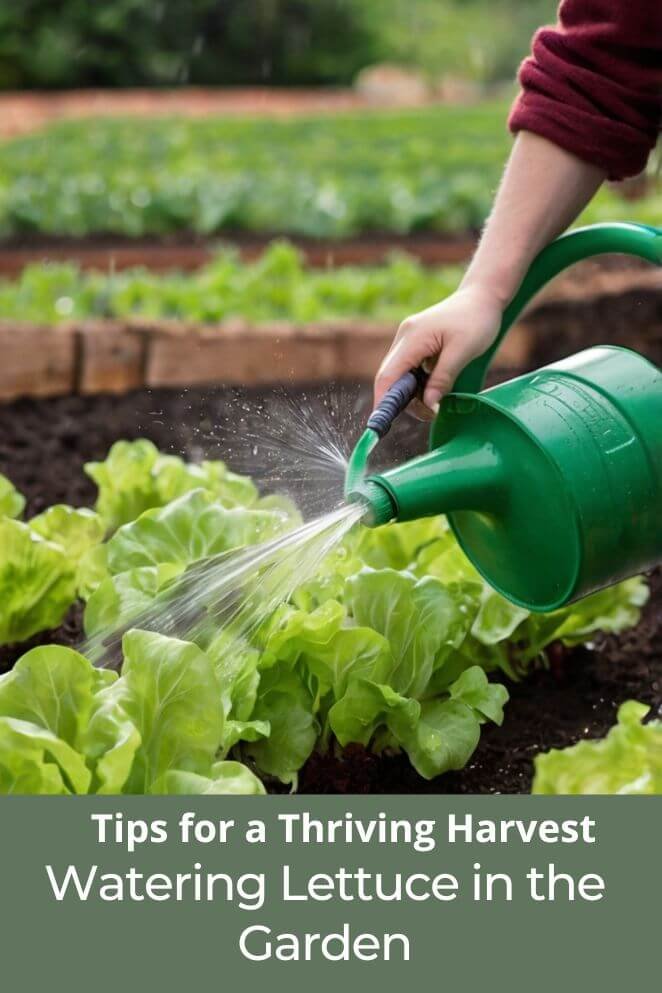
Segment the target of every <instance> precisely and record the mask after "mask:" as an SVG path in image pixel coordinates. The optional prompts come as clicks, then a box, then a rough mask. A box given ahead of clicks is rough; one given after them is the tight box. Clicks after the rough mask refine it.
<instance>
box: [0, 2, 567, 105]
mask: <svg viewBox="0 0 662 993" xmlns="http://www.w3.org/2000/svg"><path fill="white" fill-rule="evenodd" d="M555 6H556V0H527V2H526V3H524V2H522V0H101V2H99V0H59V2H57V3H55V2H54V0H0V87H1V88H5V89H7V88H20V87H25V88H40V87H41V88H49V87H53V88H54V87H74V86H173V85H178V84H182V83H192V84H203V85H204V84H209V85H213V84H220V83H225V84H250V83H252V84H256V83H258V84H259V83H265V84H269V83H273V84H275V85H316V84H346V83H349V82H351V80H352V78H353V77H354V75H355V74H356V73H357V71H358V70H359V69H362V68H363V67H364V66H366V65H370V64H372V63H374V62H378V61H394V62H403V63H406V64H410V65H414V66H418V67H419V68H421V69H423V71H425V72H426V73H427V74H428V75H430V76H432V77H434V78H438V77H439V76H441V75H444V74H449V73H450V74H456V75H458V76H464V77H469V78H471V79H476V80H479V81H481V82H484V81H490V80H492V79H504V78H508V77H509V76H511V75H512V74H513V72H514V69H515V67H516V66H517V63H518V61H519V60H520V58H521V57H522V56H523V55H524V54H525V53H526V50H527V47H528V41H529V37H530V35H531V31H532V30H533V28H534V27H535V26H536V25H537V24H539V23H542V22H543V21H549V20H553V18H554V10H555Z"/></svg>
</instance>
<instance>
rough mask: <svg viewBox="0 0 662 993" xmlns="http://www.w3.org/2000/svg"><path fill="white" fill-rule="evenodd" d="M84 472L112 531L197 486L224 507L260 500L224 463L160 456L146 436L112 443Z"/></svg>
mask: <svg viewBox="0 0 662 993" xmlns="http://www.w3.org/2000/svg"><path fill="white" fill-rule="evenodd" d="M85 472H86V473H87V475H88V476H89V477H90V478H91V479H92V480H94V482H95V483H96V485H97V487H98V490H99V494H98V497H97V503H96V509H97V512H98V513H99V514H100V515H101V517H102V518H103V520H104V523H105V525H106V528H107V529H108V531H111V532H112V531H115V530H116V529H117V528H118V527H121V525H122V524H127V523H129V522H130V521H134V520H136V518H138V517H140V515H141V514H142V513H143V512H144V511H146V510H150V509H151V508H153V507H163V506H165V505H166V504H167V503H169V502H170V501H171V500H175V499H177V498H178V497H180V496H183V495H184V494H185V493H188V492H190V491H191V490H195V489H204V490H206V491H207V492H208V493H209V494H210V495H211V496H213V497H214V498H215V499H217V500H219V501H220V502H221V503H223V505H224V506H226V507H251V506H253V505H254V504H255V503H256V502H257V499H258V492H257V488H256V486H255V484H254V483H253V482H252V480H251V479H249V478H248V477H247V476H239V475H237V474H236V473H233V472H230V470H229V469H228V468H227V467H226V465H225V463H224V462H220V461H218V462H203V463H202V464H201V465H195V464H193V463H188V462H184V461H183V460H182V459H180V458H178V457H177V456H174V455H162V454H161V452H159V450H158V448H156V446H155V445H153V444H152V442H151V441H148V440H147V439H145V438H141V439H138V440H137V441H118V442H116V443H115V444H114V445H113V447H112V448H111V449H110V452H109V453H108V456H107V458H106V460H105V461H104V462H88V464H87V465H86V466H85Z"/></svg>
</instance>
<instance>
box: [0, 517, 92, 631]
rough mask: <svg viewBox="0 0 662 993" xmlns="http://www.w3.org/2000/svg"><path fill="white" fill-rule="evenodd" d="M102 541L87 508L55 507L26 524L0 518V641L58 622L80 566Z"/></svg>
mask: <svg viewBox="0 0 662 993" xmlns="http://www.w3.org/2000/svg"><path fill="white" fill-rule="evenodd" d="M102 537H103V525H102V523H101V520H100V518H99V517H98V515H97V514H95V513H93V512H92V511H91V510H74V509H72V508H71V507H66V506H62V505H58V506H55V507H51V508H50V509H49V510H47V511H45V513H43V514H40V515H39V516H38V517H34V518H33V519H32V520H31V521H30V522H29V523H27V524H25V523H23V522H22V521H17V520H13V519H12V518H10V517H1V518H0V643H11V642H20V641H25V640H26V639H27V638H30V637H31V636H32V635H33V634H36V633H37V632H38V631H44V630H48V629H49V628H54V627H57V626H58V625H59V624H60V623H61V622H62V620H63V618H64V615H65V614H66V612H67V610H68V609H69V607H70V606H71V605H72V603H73V602H74V600H75V599H76V593H77V572H78V566H79V563H80V561H81V559H82V557H83V556H84V555H85V554H86V552H88V550H89V549H91V548H93V547H94V546H95V545H97V544H98V543H99V542H100V541H101V539H102Z"/></svg>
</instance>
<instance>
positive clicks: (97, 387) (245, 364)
mask: <svg viewBox="0 0 662 993" xmlns="http://www.w3.org/2000/svg"><path fill="white" fill-rule="evenodd" d="M394 330H395V328H394V325H386V324H384V323H376V322H371V321H367V320H363V319H356V320H343V321H324V322H319V323H315V324H305V325H296V324H292V323H290V322H287V321H274V322H270V323H265V324H258V325H254V324H250V323H249V322H247V321H243V320H230V321H226V322H224V323H222V324H218V325H211V326H203V325H199V324H188V323H185V322H180V321H161V320H159V321H147V320H135V319H134V320H127V321H119V320H94V321H82V322H70V323H65V324H60V325H55V326H49V325H36V324H22V323H13V322H6V321H5V322H0V400H3V401H8V400H14V399H16V398H18V397H21V396H33V397H46V396H59V395H63V394H68V393H81V394H93V393H125V392H127V391H128V390H133V389H140V388H144V387H147V388H149V387H154V388H156V387H184V386H196V385H202V384H216V383H218V384H226V385H237V386H255V385H260V384H264V385H270V384H276V383H295V382H308V383H314V382H333V381H343V380H345V381H347V380H357V379H358V380H361V379H365V380H370V379H371V378H372V377H373V376H374V373H375V370H376V368H377V366H378V365H379V362H380V361H381V359H382V358H383V356H384V353H385V352H386V350H387V348H388V346H389V345H390V343H391V341H392V340H393V334H394ZM526 341H527V336H526V334H525V333H524V328H523V325H520V326H519V328H514V329H513V331H512V332H511V334H510V335H509V336H508V339H507V342H506V343H505V345H504V352H503V354H502V356H501V361H502V364H504V365H508V366H510V367H512V366H514V365H519V364H521V363H522V362H524V361H526V351H527V346H526Z"/></svg>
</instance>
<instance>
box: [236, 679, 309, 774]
mask: <svg viewBox="0 0 662 993" xmlns="http://www.w3.org/2000/svg"><path fill="white" fill-rule="evenodd" d="M253 719H254V720H255V721H261V722H264V723H265V724H266V723H268V725H269V728H270V732H269V737H268V738H263V739H260V740H258V741H256V742H249V743H247V744H246V745H245V746H244V750H245V752H246V754H247V755H249V756H250V757H251V758H252V759H253V761H254V762H255V764H256V765H257V767H258V769H260V771H261V772H263V773H266V774H267V775H269V776H276V777H277V778H278V779H280V781H281V782H282V783H286V784H291V785H292V787H294V788H296V782H297V775H298V772H299V770H300V769H301V767H302V765H303V764H304V763H305V762H306V760H307V759H308V758H309V756H310V754H311V752H312V751H313V749H314V747H315V743H316V741H317V736H318V733H319V725H318V723H317V720H316V718H315V715H314V698H313V695H312V693H311V692H310V690H309V688H308V687H307V686H306V683H305V681H304V679H303V678H302V676H301V675H300V673H299V671H298V670H297V669H294V668H292V667H291V666H290V665H288V664H287V663H285V662H279V663H278V664H276V665H274V666H271V667H270V668H269V669H267V670H266V671H265V672H264V673H263V674H262V677H261V679H260V686H259V690H258V695H257V700H256V703H255V709H254V710H253Z"/></svg>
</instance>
